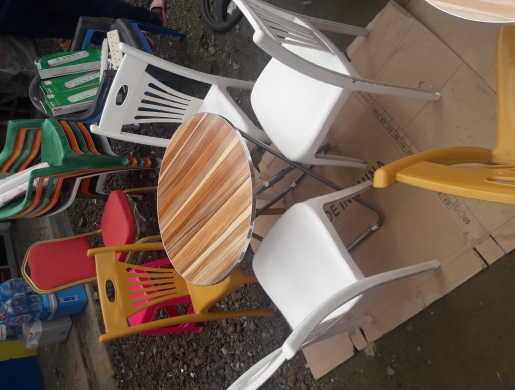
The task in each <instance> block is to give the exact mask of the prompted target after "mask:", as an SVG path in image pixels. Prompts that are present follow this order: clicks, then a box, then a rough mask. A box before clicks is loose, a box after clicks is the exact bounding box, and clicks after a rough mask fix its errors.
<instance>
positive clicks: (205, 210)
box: [157, 114, 255, 286]
mask: <svg viewBox="0 0 515 390" xmlns="http://www.w3.org/2000/svg"><path fill="white" fill-rule="evenodd" d="M252 175H253V170H252V162H251V160H250V154H249V152H248V149H247V147H246V145H245V143H244V141H243V139H242V138H241V136H240V134H239V133H238V132H237V131H236V130H235V129H233V127H232V126H231V125H230V124H229V123H228V122H227V121H225V120H224V119H223V118H221V117H219V116H217V115H214V114H197V115H194V116H193V117H191V118H190V119H188V120H187V121H185V122H184V123H183V124H182V125H181V126H180V127H179V129H178V130H177V131H176V133H175V134H174V136H173V138H172V140H171V142H170V144H169V145H168V148H167V149H166V152H165V155H164V157H163V164H162V167H161V172H160V174H159V183H158V189H157V213H158V218H159V228H160V231H161V237H162V239H163V243H164V246H165V250H166V252H167V254H168V257H169V258H170V260H171V262H172V264H173V266H174V268H175V269H176V270H177V272H179V274H181V276H182V277H183V278H184V279H186V280H187V281H188V282H190V283H193V284H196V285H204V286H205V285H212V284H216V283H219V282H220V281H222V280H223V279H225V278H226V277H227V276H228V275H229V274H230V273H231V271H232V270H233V269H234V267H235V266H236V265H237V264H238V263H239V262H240V261H241V259H242V258H243V256H244V254H245V252H246V250H247V247H248V244H249V241H250V237H251V234H252V228H253V223H254V216H255V189H254V181H253V177H252Z"/></svg>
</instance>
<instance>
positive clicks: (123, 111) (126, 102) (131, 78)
mask: <svg viewBox="0 0 515 390" xmlns="http://www.w3.org/2000/svg"><path fill="white" fill-rule="evenodd" d="M147 66H148V63H147V62H145V61H143V60H142V59H140V58H138V57H136V56H134V55H133V51H131V50H128V51H127V53H125V55H124V57H123V60H122V63H121V65H120V68H119V69H118V72H117V73H116V76H115V78H114V80H113V85H112V86H111V88H110V90H109V94H108V96H107V99H106V103H105V106H104V113H103V115H102V118H101V119H100V123H99V126H98V127H99V128H100V129H101V130H103V131H108V132H110V133H120V132H121V131H122V126H123V125H128V124H135V123H151V122H170V123H182V122H184V120H186V119H187V118H188V117H190V116H191V115H193V114H195V113H197V112H198V109H199V108H200V106H201V105H202V100H201V99H197V98H195V97H192V96H188V95H185V94H183V93H181V92H178V91H176V90H174V89H172V88H170V87H168V86H166V85H164V84H163V83H162V82H160V81H159V80H157V79H156V78H154V77H152V76H151V75H150V74H148V73H147ZM120 93H125V96H123V94H122V96H123V99H122V101H121V102H120V96H119V95H120Z"/></svg>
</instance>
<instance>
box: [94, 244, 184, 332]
mask: <svg viewBox="0 0 515 390" xmlns="http://www.w3.org/2000/svg"><path fill="white" fill-rule="evenodd" d="M96 259H97V260H96V264H97V278H98V290H99V295H100V303H101V305H102V315H103V317H104V323H105V327H106V333H108V334H109V333H110V332H114V331H120V330H122V329H128V328H129V325H128V323H127V318H129V317H130V316H132V315H134V314H136V313H138V312H140V311H141V310H143V309H147V308H150V307H152V306H155V305H157V304H159V303H162V302H166V301H169V300H170V299H172V298H179V297H182V296H187V295H189V292H188V287H187V284H186V281H185V280H184V279H183V278H182V277H180V276H179V275H178V274H177V272H176V271H175V270H174V269H170V268H149V267H144V266H138V265H131V264H126V263H121V262H118V261H113V253H102V254H98V255H97V258H96ZM132 270H136V271H139V272H145V277H142V276H141V273H138V277H137V278H135V274H134V272H131V271H132ZM145 279H146V280H145ZM108 281H110V282H111V283H112V284H113V285H114V291H115V294H116V295H115V297H114V299H113V300H112V301H111V300H110V299H109V297H108V291H107V288H106V285H107V282H108ZM142 282H146V283H145V284H142ZM149 284H152V286H151V287H148V285H149ZM144 292H146V293H147V294H146V295H145V294H142V293H144Z"/></svg>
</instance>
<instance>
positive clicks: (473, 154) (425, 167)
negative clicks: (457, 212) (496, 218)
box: [374, 25, 515, 204]
mask: <svg viewBox="0 0 515 390" xmlns="http://www.w3.org/2000/svg"><path fill="white" fill-rule="evenodd" d="M496 74H497V100H498V128H497V146H496V148H495V149H493V150H490V149H485V148H476V147H454V148H445V149H437V150H431V151H428V152H422V153H418V154H416V155H413V156H409V157H405V158H402V159H400V160H398V161H395V162H393V163H391V164H388V165H386V166H384V167H382V168H380V169H378V170H377V171H376V172H375V174H374V187H376V188H385V187H389V186H391V185H392V184H395V183H397V182H401V183H406V184H410V185H413V186H416V187H421V188H426V189H428V190H433V191H438V192H445V193H447V194H453V195H458V196H464V197H466V198H474V199H480V200H487V201H490V202H499V203H508V204H515V187H514V185H515V25H508V26H502V27H501V28H500V29H499V35H498V38H497V53H496ZM467 163H476V164H483V165H475V166H452V165H455V164H467Z"/></svg>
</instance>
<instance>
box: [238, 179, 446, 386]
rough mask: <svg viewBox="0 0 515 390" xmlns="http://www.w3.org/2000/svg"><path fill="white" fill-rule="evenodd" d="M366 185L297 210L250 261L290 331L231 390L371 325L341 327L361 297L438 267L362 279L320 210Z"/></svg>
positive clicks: (413, 268)
mask: <svg viewBox="0 0 515 390" xmlns="http://www.w3.org/2000/svg"><path fill="white" fill-rule="evenodd" d="M371 185H372V182H371V181H366V182H363V183H361V184H358V185H356V186H354V187H350V188H347V189H345V190H342V191H338V192H335V193H332V194H329V195H325V196H321V197H318V198H314V199H311V200H308V201H307V202H303V203H298V204H295V205H294V206H293V207H291V208H290V209H288V210H287V211H286V213H285V214H284V215H283V216H281V218H280V219H279V220H278V221H277V222H276V223H275V225H274V226H273V227H272V229H271V230H270V231H269V232H268V234H267V236H266V237H265V238H264V240H263V242H262V243H261V245H260V246H259V248H258V250H257V252H256V254H255V256H254V260H253V268H254V272H255V274H256V276H257V278H258V281H259V283H260V284H261V286H262V287H263V288H264V290H265V291H266V293H267V294H268V295H269V296H270V298H271V299H272V301H273V302H274V303H275V305H276V306H277V307H278V309H279V310H280V311H281V313H282V314H283V315H284V317H285V318H286V320H287V321H288V323H289V324H290V326H291V327H292V329H293V332H292V333H291V335H290V336H289V337H288V338H287V340H286V341H285V343H284V344H283V346H282V347H281V348H279V349H277V350H276V351H274V352H272V353H271V354H269V355H268V356H266V357H265V358H263V359H262V360H261V361H259V362H258V363H256V364H255V365H254V366H253V367H251V368H250V369H249V370H248V371H247V372H246V373H244V374H243V375H242V376H241V377H240V378H239V379H238V380H237V381H236V382H234V383H233V384H232V386H231V387H229V390H242V389H245V390H251V389H257V388H258V387H259V386H261V384H263V383H264V382H265V381H266V380H267V379H268V378H269V377H270V376H271V375H272V374H273V373H274V372H275V371H276V370H277V369H278V368H279V367H280V366H281V364H282V363H283V362H284V361H285V360H286V359H291V358H293V356H294V355H295V353H296V352H297V351H298V350H300V349H302V348H304V347H306V346H307V345H310V344H312V343H314V342H317V341H320V340H323V339H325V338H328V337H331V336H333V335H335V334H337V333H340V332H343V331H348V330H351V329H353V328H356V327H359V326H360V325H362V324H364V323H367V322H370V321H371V320H372V318H371V317H370V316H365V317H362V318H359V319H357V320H354V321H352V322H342V320H345V316H346V314H347V313H348V312H349V310H350V309H351V308H352V307H353V306H354V304H355V303H356V302H357V301H358V299H359V298H360V296H361V295H362V294H365V293H366V292H367V291H370V290H371V289H374V288H376V287H378V286H381V285H383V284H386V283H390V282H393V281H395V280H398V279H402V278H406V277H409V276H412V275H416V274H419V273H422V272H426V271H429V270H434V269H436V268H438V267H439V266H440V263H439V262H438V261H436V260H432V261H428V262H425V263H422V264H417V265H413V266H409V267H405V268H400V269H397V270H394V271H389V272H385V273H382V274H378V275H374V276H370V277H365V276H363V274H362V273H361V271H360V269H359V268H358V266H357V265H356V263H355V262H354V260H353V259H352V257H351V256H350V254H349V252H347V249H346V248H345V246H344V245H343V243H342V241H341V240H340V238H339V236H338V233H337V232H336V230H335V228H334V227H333V225H332V224H331V222H330V221H329V219H328V218H327V216H326V215H325V213H324V211H323V205H324V204H327V203H334V202H338V201H341V200H345V199H349V198H352V197H355V196H357V195H359V194H360V193H362V192H363V191H366V190H367V189H368V188H369V187H370V186H371Z"/></svg>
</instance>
